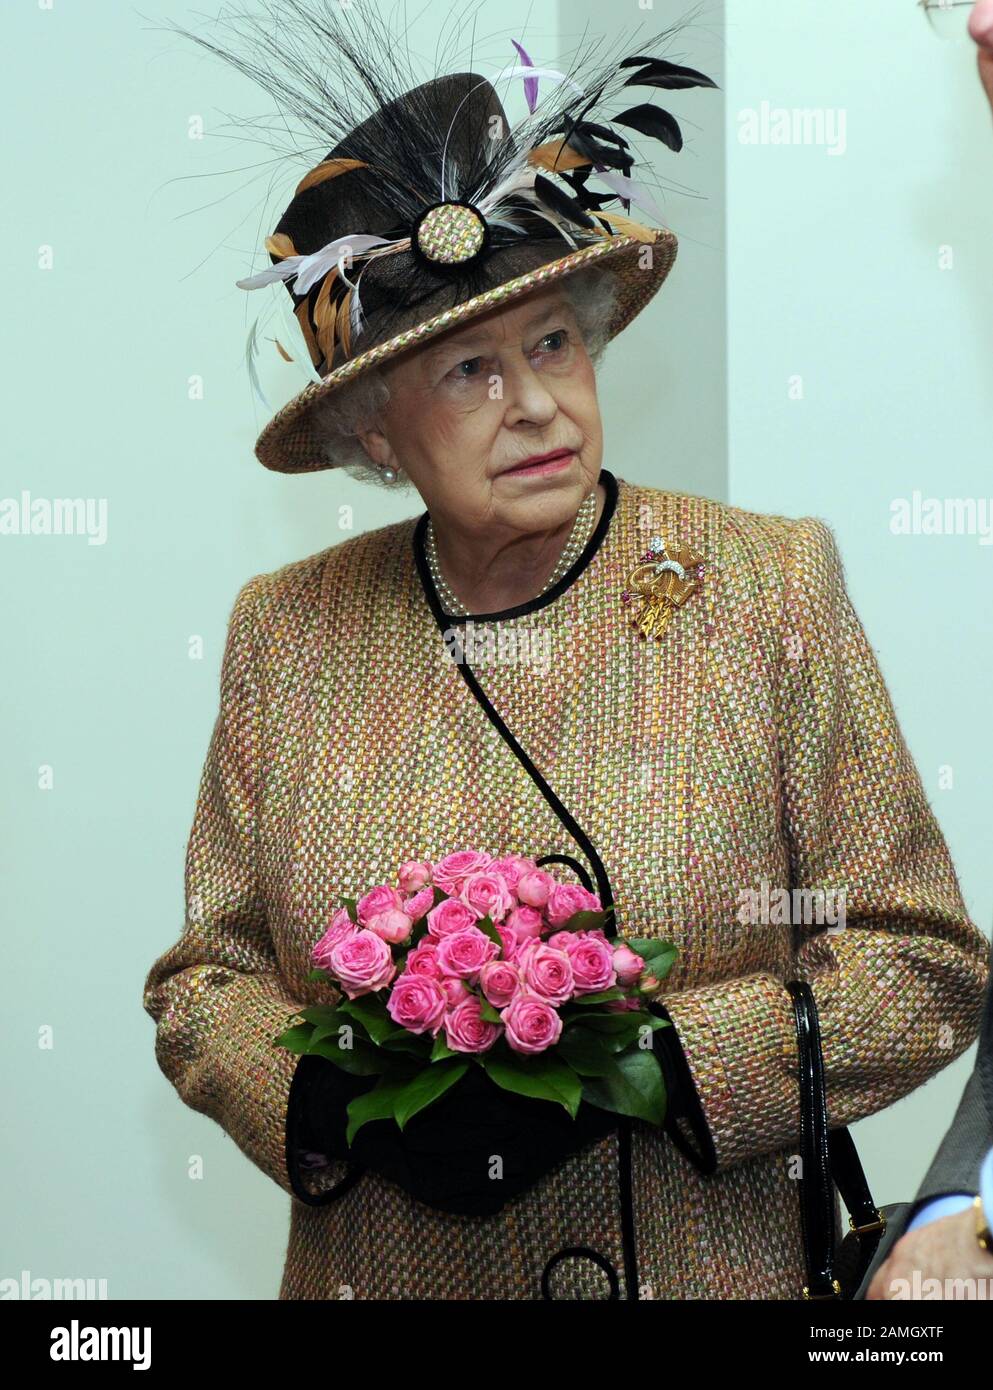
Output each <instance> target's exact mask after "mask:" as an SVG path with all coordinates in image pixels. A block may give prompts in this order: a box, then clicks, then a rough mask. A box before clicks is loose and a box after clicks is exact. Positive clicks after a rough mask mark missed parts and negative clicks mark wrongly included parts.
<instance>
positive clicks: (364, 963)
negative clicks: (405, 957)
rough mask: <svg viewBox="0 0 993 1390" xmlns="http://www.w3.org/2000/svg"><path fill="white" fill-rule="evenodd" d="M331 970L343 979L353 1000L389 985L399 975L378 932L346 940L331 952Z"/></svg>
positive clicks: (343, 939)
mask: <svg viewBox="0 0 993 1390" xmlns="http://www.w3.org/2000/svg"><path fill="white" fill-rule="evenodd" d="M327 969H328V970H330V971H331V973H332V974H333V975H334V976H335V978H336V979H337V980H340V982H341V986H342V988H343V989H344V991H345V993H346V994H347V995H348V997H349V999H357V998H358V997H359V995H360V994H371V993H372V991H373V990H377V989H382V988H383V987H384V985H388V984H389V982H390V981H391V980H392V979H393V976H394V975H395V974H396V970H397V968H396V965H395V963H394V960H393V956H392V955H391V953H390V948H389V946H387V944H386V942H385V941H384V940H383V938H382V937H381V936H377V935H376V933H375V932H374V931H357V932H354V933H353V934H352V935H351V936H346V937H343V938H342V940H341V941H339V942H338V944H337V945H336V946H334V947H333V948H332V950H331V953H330V955H329V957H328V965H327Z"/></svg>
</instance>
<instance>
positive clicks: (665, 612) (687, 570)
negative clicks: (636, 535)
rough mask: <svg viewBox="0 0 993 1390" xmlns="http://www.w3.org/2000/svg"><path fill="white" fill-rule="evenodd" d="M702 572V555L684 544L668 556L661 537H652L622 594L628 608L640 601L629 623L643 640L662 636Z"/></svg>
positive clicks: (698, 580)
mask: <svg viewBox="0 0 993 1390" xmlns="http://www.w3.org/2000/svg"><path fill="white" fill-rule="evenodd" d="M703 571H704V559H703V556H702V555H698V554H697V552H696V551H695V550H693V549H692V548H691V547H690V546H688V545H686V544H685V543H684V542H683V541H678V542H677V543H676V545H675V547H674V549H673V550H672V552H671V553H670V549H669V547H668V546H667V544H666V542H665V540H664V538H663V537H662V536H653V537H652V539H651V541H650V543H649V547H648V549H647V550H646V551H645V553H644V555H642V557H641V559H640V561H639V562H638V564H637V565H636V566H635V568H634V569H633V570H632V571H631V573H630V574H629V575H628V580H627V584H628V587H627V588H626V589H625V590H624V592H623V594H622V595H621V598H622V600H623V601H624V602H625V603H626V604H629V605H630V604H633V603H634V602H635V601H636V600H637V599H640V600H641V603H640V605H639V606H638V608H637V610H636V611H635V612H634V613H633V614H632V616H631V622H632V623H633V624H634V626H635V627H636V628H637V629H638V631H639V633H640V634H641V636H642V637H661V636H662V634H663V633H664V632H665V630H666V628H667V627H668V625H669V619H670V618H671V617H672V615H673V613H674V612H675V611H676V609H677V608H678V607H680V605H681V604H684V603H685V602H686V600H687V599H688V598H689V596H690V595H691V594H693V593H695V592H696V590H697V589H698V588H699V587H700V580H701V577H702V575H703Z"/></svg>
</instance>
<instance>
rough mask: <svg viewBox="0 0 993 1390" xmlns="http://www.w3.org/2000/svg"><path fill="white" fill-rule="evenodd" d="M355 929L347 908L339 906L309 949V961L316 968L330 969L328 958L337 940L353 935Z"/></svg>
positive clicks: (356, 928)
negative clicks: (319, 936)
mask: <svg viewBox="0 0 993 1390" xmlns="http://www.w3.org/2000/svg"><path fill="white" fill-rule="evenodd" d="M357 931H358V927H356V925H355V923H354V922H353V921H352V919H351V917H349V915H348V909H347V908H346V907H342V908H339V909H338V911H337V912H336V913H335V914H334V916H333V917H332V918H331V924H330V926H329V927H328V929H327V931H326V932H325V933H324V935H323V936H322V937H321V939H320V941H318V943H317V945H316V946H315V947H314V949H313V950H312V951H311V953H310V959H311V963H312V964H313V965H314V966H315V967H316V968H317V969H318V970H328V969H330V967H329V965H328V958H329V956H330V954H331V951H332V949H333V947H335V946H337V944H338V942H339V941H343V940H344V939H345V937H347V936H354V935H355V933H356V932H357Z"/></svg>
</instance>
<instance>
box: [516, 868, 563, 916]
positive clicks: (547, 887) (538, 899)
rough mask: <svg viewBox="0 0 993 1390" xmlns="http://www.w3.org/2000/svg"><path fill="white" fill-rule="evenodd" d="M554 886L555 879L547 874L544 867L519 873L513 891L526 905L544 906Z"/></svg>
mask: <svg viewBox="0 0 993 1390" xmlns="http://www.w3.org/2000/svg"><path fill="white" fill-rule="evenodd" d="M554 887H555V880H554V878H552V876H551V874H547V873H546V872H545V870H544V869H532V870H530V871H529V872H528V873H524V874H521V876H520V878H519V879H518V880H517V888H516V890H515V891H516V893H517V896H518V897H519V898H520V900H521V902H522V903H524V904H526V906H528V907H544V906H545V903H546V902H547V901H548V895H549V893H550V892H551V891H552V889H553V888H554Z"/></svg>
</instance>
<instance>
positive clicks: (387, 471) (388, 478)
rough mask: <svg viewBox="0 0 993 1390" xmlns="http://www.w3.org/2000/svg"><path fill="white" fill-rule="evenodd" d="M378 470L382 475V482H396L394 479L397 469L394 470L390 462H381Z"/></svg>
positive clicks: (395, 478)
mask: <svg viewBox="0 0 993 1390" xmlns="http://www.w3.org/2000/svg"><path fill="white" fill-rule="evenodd" d="M379 472H380V474H381V476H382V479H383V482H384V483H395V482H396V480H397V470H396V469H395V468H394V467H392V465H391V464H388V463H381V464H380V465H379Z"/></svg>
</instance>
